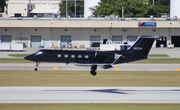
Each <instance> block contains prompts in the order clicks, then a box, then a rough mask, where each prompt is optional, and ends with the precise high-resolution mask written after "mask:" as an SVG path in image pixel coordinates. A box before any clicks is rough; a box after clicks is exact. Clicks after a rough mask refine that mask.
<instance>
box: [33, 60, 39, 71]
mask: <svg viewBox="0 0 180 110" xmlns="http://www.w3.org/2000/svg"><path fill="white" fill-rule="evenodd" d="M39 64H40V62H38V61H37V62H36V67H35V68H34V71H37V70H38V66H39Z"/></svg>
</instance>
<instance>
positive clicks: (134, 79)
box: [0, 71, 180, 87]
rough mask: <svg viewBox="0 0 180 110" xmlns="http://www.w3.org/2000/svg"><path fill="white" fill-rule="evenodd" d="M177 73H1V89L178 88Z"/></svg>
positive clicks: (178, 73) (179, 77) (179, 73)
mask: <svg viewBox="0 0 180 110" xmlns="http://www.w3.org/2000/svg"><path fill="white" fill-rule="evenodd" d="M179 79H180V72H178V71H171V72H168V71H162V72H161V71H159V72H156V71H134V72H133V71H98V75H97V76H95V77H94V76H92V75H90V73H89V71H37V72H35V71H0V86H173V87H174V86H176V87H177V86H180V80H179Z"/></svg>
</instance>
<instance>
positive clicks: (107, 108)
mask: <svg viewBox="0 0 180 110" xmlns="http://www.w3.org/2000/svg"><path fill="white" fill-rule="evenodd" d="M179 109H180V104H0V110H179Z"/></svg>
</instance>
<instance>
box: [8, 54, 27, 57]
mask: <svg viewBox="0 0 180 110" xmlns="http://www.w3.org/2000/svg"><path fill="white" fill-rule="evenodd" d="M8 55H9V56H11V57H25V56H27V55H29V54H8Z"/></svg>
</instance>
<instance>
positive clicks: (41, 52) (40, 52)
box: [34, 51, 44, 55]
mask: <svg viewBox="0 0 180 110" xmlns="http://www.w3.org/2000/svg"><path fill="white" fill-rule="evenodd" d="M34 54H35V55H41V54H44V52H43V51H37V52H36V53H34Z"/></svg>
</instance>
